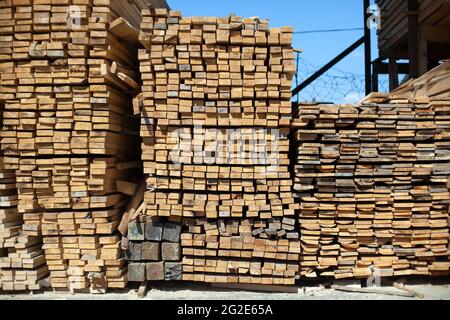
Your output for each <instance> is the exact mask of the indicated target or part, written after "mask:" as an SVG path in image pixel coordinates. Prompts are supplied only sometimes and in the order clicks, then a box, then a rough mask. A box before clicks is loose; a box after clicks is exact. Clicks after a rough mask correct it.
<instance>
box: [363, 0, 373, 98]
mask: <svg viewBox="0 0 450 320" xmlns="http://www.w3.org/2000/svg"><path fill="white" fill-rule="evenodd" d="M363 2H364V8H363V9H364V58H365V59H364V60H365V75H366V95H368V94H370V93H371V92H372V84H371V82H372V76H371V67H372V66H371V63H372V55H371V50H372V48H371V42H370V28H369V26H368V25H367V21H369V18H370V15H369V12H368V10H369V6H370V0H364V1H363Z"/></svg>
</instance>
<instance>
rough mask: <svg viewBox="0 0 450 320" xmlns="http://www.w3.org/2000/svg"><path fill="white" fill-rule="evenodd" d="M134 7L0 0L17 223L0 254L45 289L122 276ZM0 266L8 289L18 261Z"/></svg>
mask: <svg viewBox="0 0 450 320" xmlns="http://www.w3.org/2000/svg"><path fill="white" fill-rule="evenodd" d="M145 3H146V2H144V1H128V2H127V5H126V8H125V7H124V5H123V2H122V1H104V0H93V1H75V0H74V1H70V0H68V1H58V2H55V1H50V0H48V1H45V0H44V1H39V4H36V3H33V1H27V0H25V1H15V0H5V1H0V8H1V9H0V10H1V13H2V14H1V17H2V19H4V20H3V21H2V24H1V25H2V27H1V36H0V39H1V46H2V49H3V50H2V53H1V56H0V57H1V63H0V71H1V74H0V79H1V88H0V98H1V100H2V101H4V103H5V112H4V123H3V127H2V131H1V145H2V150H4V152H5V157H4V165H5V168H6V170H12V172H15V174H16V179H17V193H18V211H19V212H20V219H23V224H22V225H21V228H20V230H19V231H20V232H19V234H17V235H16V234H11V237H12V238H11V239H10V241H15V244H14V247H15V248H16V249H13V248H11V249H10V255H11V256H12V255H13V254H14V256H15V255H16V253H15V251H14V250H17V251H19V248H26V249H22V250H25V252H26V253H27V255H26V259H25V260H26V261H27V262H28V264H29V265H33V267H38V266H41V265H43V266H45V263H46V264H47V265H48V269H49V270H50V276H51V286H52V287H53V288H63V289H71V290H77V289H87V288H91V291H92V292H98V290H100V291H103V290H104V289H105V288H107V287H108V288H123V287H124V286H125V285H126V283H127V279H126V272H125V271H126V265H125V261H124V258H123V254H122V251H121V248H120V237H119V235H118V233H117V232H116V230H117V227H118V225H119V222H120V218H121V216H122V213H123V211H124V209H125V208H126V204H127V203H126V202H127V199H128V198H127V196H128V195H131V194H132V193H133V192H134V190H133V188H135V187H136V183H137V182H138V181H136V180H134V178H133V177H134V176H139V175H140V174H141V171H140V170H141V169H140V166H141V165H140V161H139V160H140V148H139V144H140V138H139V120H138V118H137V117H135V116H134V114H133V108H132V96H133V95H134V94H135V93H136V92H138V91H139V90H140V77H139V71H138V61H137V48H138V43H137V42H136V39H137V31H136V28H138V27H139V24H140V10H141V9H143V8H145V7H146V4H145ZM133 30H134V33H135V35H136V36H135V37H133ZM14 239H15V240H14ZM23 239H29V240H27V241H25V240H23ZM42 241H43V246H42V245H41V243H42ZM27 243H28V244H29V245H27ZM42 249H44V251H45V259H44V255H43V252H42ZM2 261H3V260H2ZM2 267H3V264H2ZM9 269H10V270H12V272H13V273H14V272H16V276H15V278H14V277H13V279H11V281H12V283H13V284H14V285H12V286H9V287H8V288H10V289H22V288H23V286H19V284H20V283H21V281H22V279H23V277H22V276H20V278H19V273H18V272H19V269H21V267H20V266H19V265H16V264H11V265H10V266H9ZM2 270H3V269H2ZM16 284H17V286H16ZM4 288H5V286H4ZM97 289H98V290H97Z"/></svg>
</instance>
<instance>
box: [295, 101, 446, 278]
mask: <svg viewBox="0 0 450 320" xmlns="http://www.w3.org/2000/svg"><path fill="white" fill-rule="evenodd" d="M293 126H294V129H295V133H294V137H293V139H294V140H295V144H296V149H297V150H296V151H297V155H296V157H297V158H296V164H295V185H294V189H295V190H296V191H297V195H298V198H299V201H300V211H299V224H300V233H301V243H302V254H301V258H300V275H302V276H311V277H315V276H334V277H336V278H348V277H367V276H370V275H372V274H373V273H374V272H377V273H376V274H378V275H379V276H382V277H383V276H400V275H447V274H448V273H449V269H450V259H449V256H450V251H449V248H450V247H449V244H450V233H449V223H450V219H449V213H450V210H449V207H450V191H449V190H450V184H449V177H450V143H449V138H450V103H449V102H448V101H447V102H445V101H435V102H432V103H425V104H418V103H416V104H413V103H393V102H392V103H379V104H375V103H369V102H363V103H362V104H360V105H300V106H298V111H297V112H296V119H295V120H294V122H293Z"/></svg>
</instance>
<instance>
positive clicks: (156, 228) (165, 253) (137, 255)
mask: <svg viewBox="0 0 450 320" xmlns="http://www.w3.org/2000/svg"><path fill="white" fill-rule="evenodd" d="M145 220H146V221H147V222H132V223H130V224H129V225H128V240H129V243H128V250H127V251H126V259H127V260H128V261H129V263H128V281H133V282H143V281H147V280H149V281H158V280H166V281H177V280H182V278H181V272H182V265H181V247H180V232H181V225H180V224H179V223H172V222H168V221H165V220H163V219H151V218H150V217H146V218H145Z"/></svg>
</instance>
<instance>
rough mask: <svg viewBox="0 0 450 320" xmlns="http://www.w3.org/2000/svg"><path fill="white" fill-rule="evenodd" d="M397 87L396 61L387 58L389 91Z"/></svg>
mask: <svg viewBox="0 0 450 320" xmlns="http://www.w3.org/2000/svg"><path fill="white" fill-rule="evenodd" d="M397 87H398V66H397V59H396V58H394V57H390V58H389V91H393V90H395V89H396V88H397Z"/></svg>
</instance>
